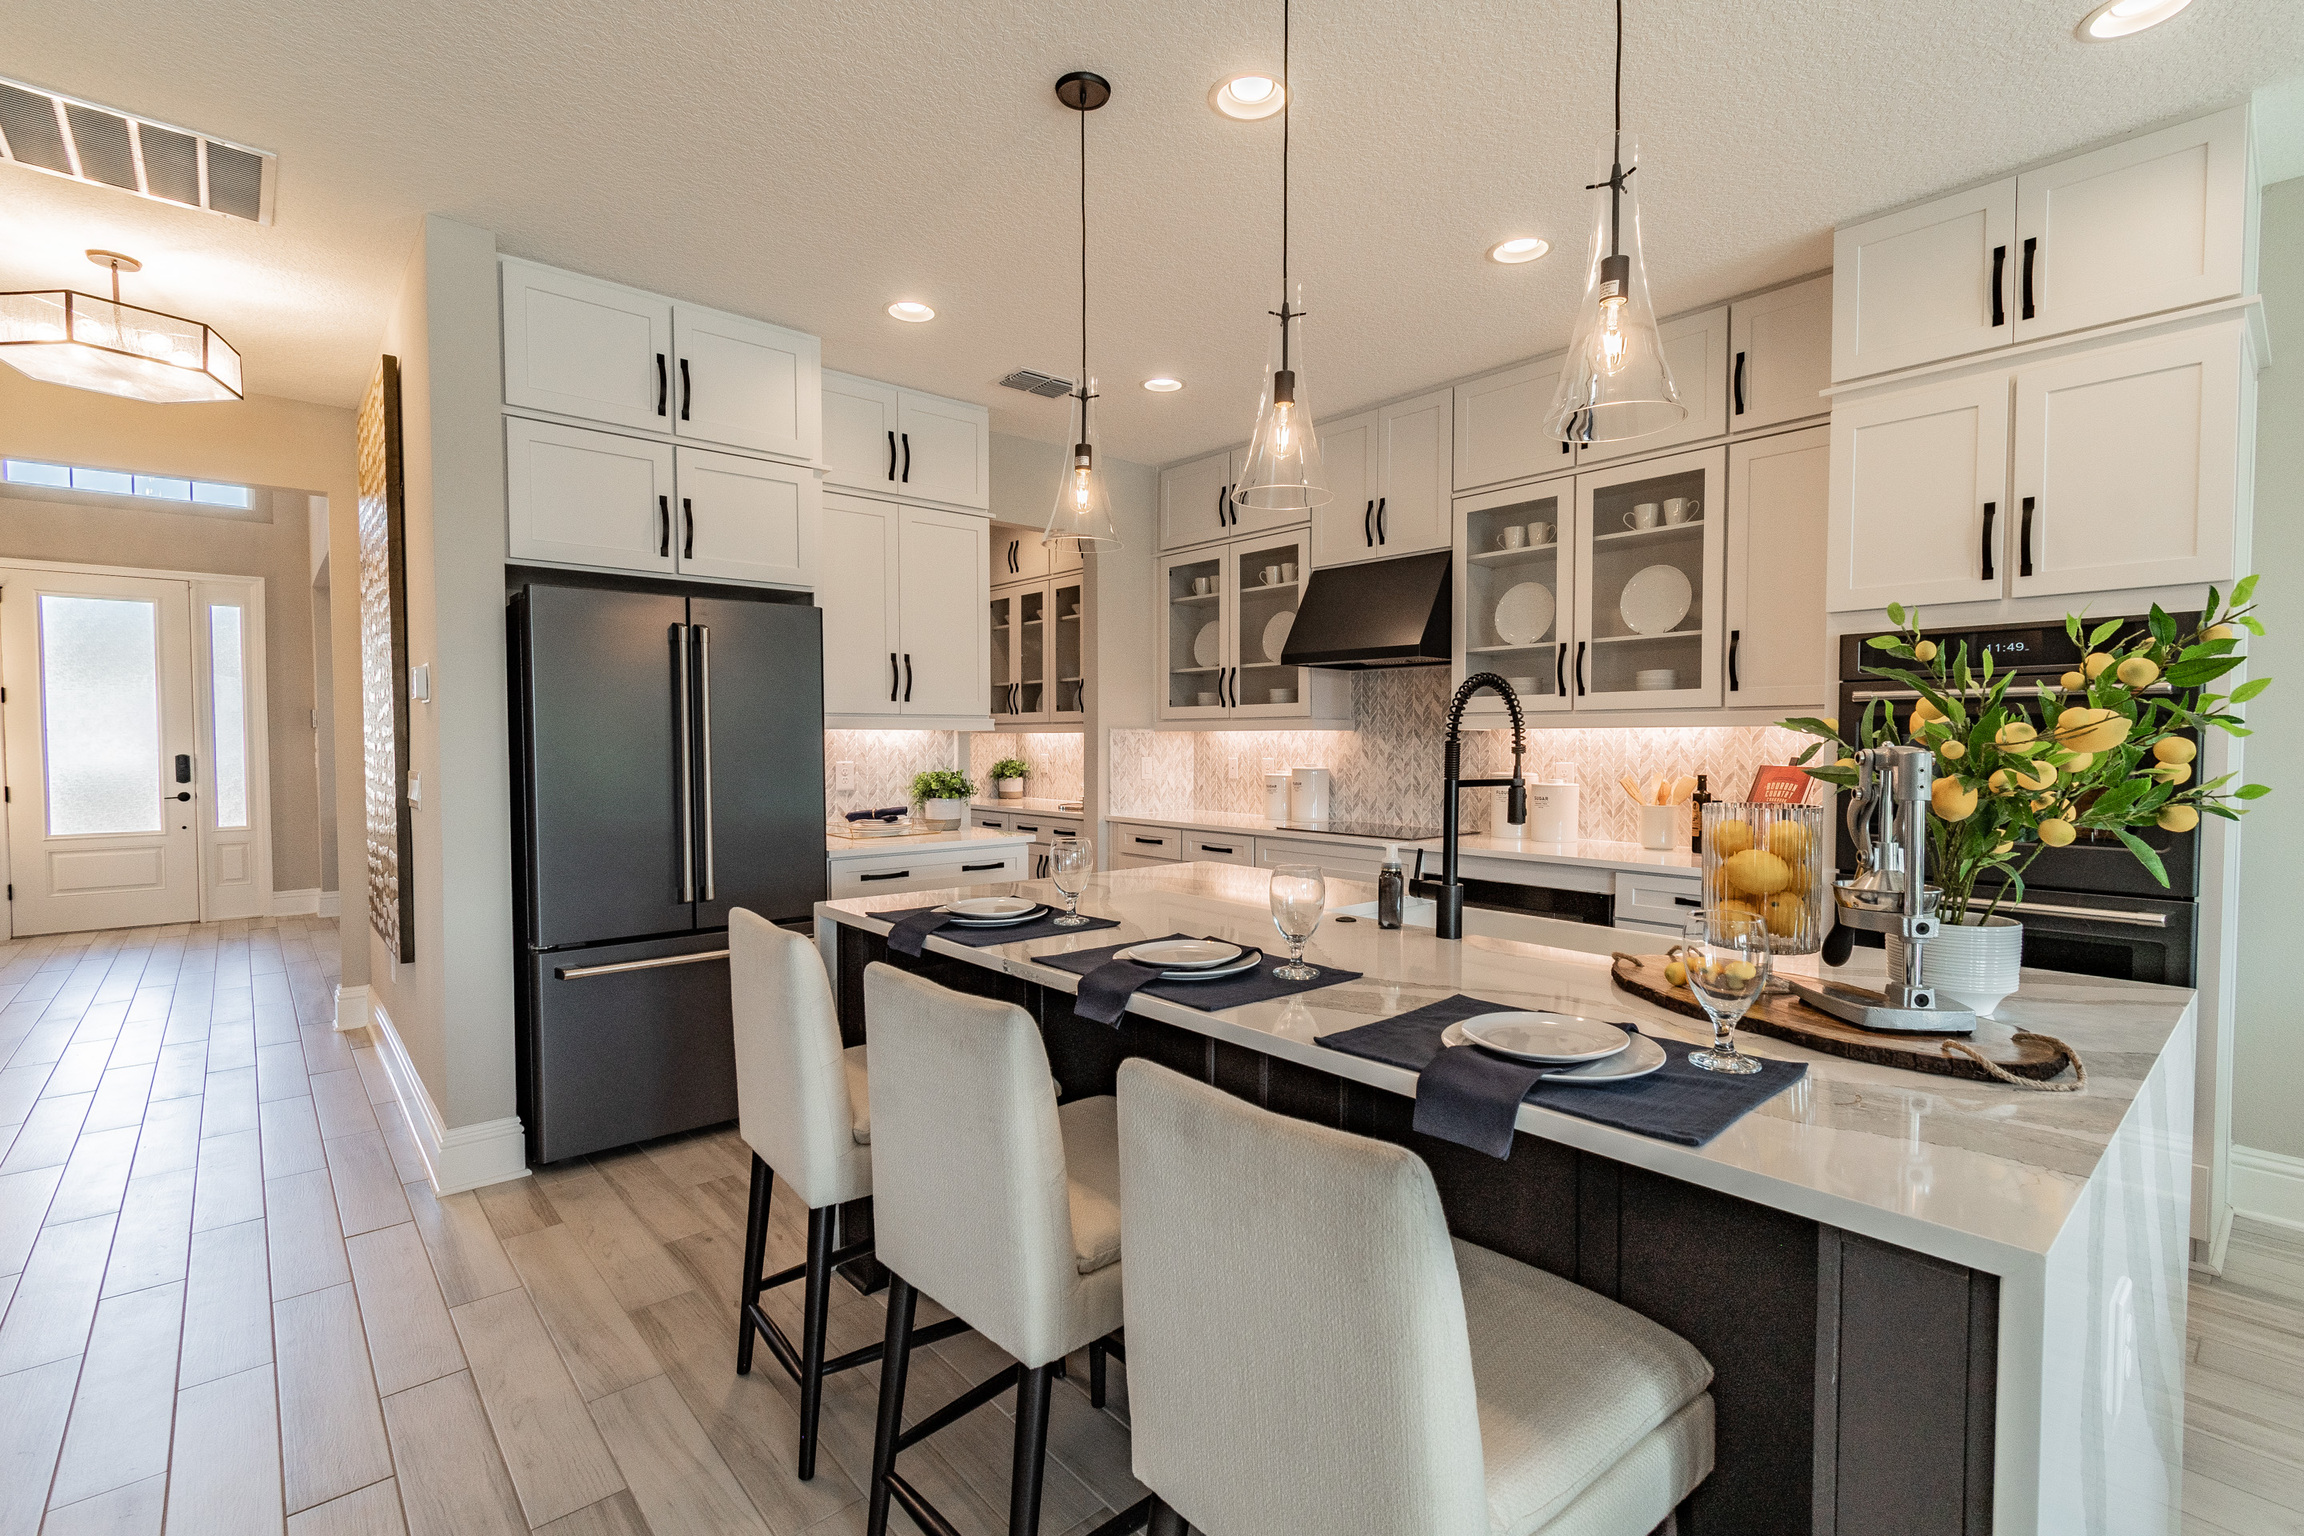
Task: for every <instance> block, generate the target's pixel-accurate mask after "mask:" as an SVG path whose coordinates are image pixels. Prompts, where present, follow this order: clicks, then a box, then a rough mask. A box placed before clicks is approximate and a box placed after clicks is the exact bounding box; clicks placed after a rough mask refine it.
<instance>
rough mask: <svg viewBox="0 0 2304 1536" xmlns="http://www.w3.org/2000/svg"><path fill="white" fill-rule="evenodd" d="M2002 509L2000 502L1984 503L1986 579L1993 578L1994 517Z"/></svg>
mask: <svg viewBox="0 0 2304 1536" xmlns="http://www.w3.org/2000/svg"><path fill="white" fill-rule="evenodd" d="M1999 510H2000V503H1998V502H1996V501H1988V502H1986V503H1984V579H1985V580H1986V581H1990V580H1991V579H1992V518H1993V514H1995V513H1997V512H1998V511H1999Z"/></svg>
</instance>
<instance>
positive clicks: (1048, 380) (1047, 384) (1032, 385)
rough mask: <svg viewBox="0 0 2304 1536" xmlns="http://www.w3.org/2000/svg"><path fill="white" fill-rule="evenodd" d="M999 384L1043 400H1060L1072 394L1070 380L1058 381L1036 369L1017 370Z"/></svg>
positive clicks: (1052, 375)
mask: <svg viewBox="0 0 2304 1536" xmlns="http://www.w3.org/2000/svg"><path fill="white" fill-rule="evenodd" d="M1000 382H1001V383H1002V384H1003V385H1005V386H1007V387H1008V388H1010V389H1020V390H1022V391H1024V393H1026V394H1028V395H1038V396H1040V397H1041V398H1042V399H1045V400H1061V399H1063V398H1064V397H1065V396H1066V395H1068V394H1070V393H1072V381H1071V380H1070V379H1059V378H1057V377H1056V376H1055V375H1054V374H1048V373H1042V372H1040V371H1039V370H1038V369H1037V368H1019V369H1017V370H1016V371H1015V372H1014V373H1012V374H1010V375H1008V377H1006V378H1004V379H1002V380H1001V381H1000Z"/></svg>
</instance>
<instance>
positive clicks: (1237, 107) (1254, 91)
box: [1208, 73, 1288, 123]
mask: <svg viewBox="0 0 2304 1536" xmlns="http://www.w3.org/2000/svg"><path fill="white" fill-rule="evenodd" d="M1287 99H1288V93H1287V92H1286V91H1284V90H1282V89H1281V88H1280V82H1279V81H1277V80H1275V79H1273V78H1272V77H1271V76H1270V75H1261V74H1253V73H1251V74H1245V75H1234V76H1232V77H1231V78H1230V79H1226V80H1219V81H1217V82H1216V83H1215V84H1214V85H1213V86H1211V87H1209V90H1208V105H1210V106H1212V107H1214V108H1215V109H1216V110H1217V111H1219V112H1221V113H1223V114H1224V115H1225V116H1226V117H1236V118H1238V119H1240V120H1241V121H1242V122H1249V123H1252V122H1255V121H1256V120H1257V119H1259V118H1265V117H1270V116H1271V115H1272V114H1273V113H1275V112H1277V111H1279V110H1280V108H1281V107H1282V106H1283V105H1284V104H1285V103H1286V102H1287Z"/></svg>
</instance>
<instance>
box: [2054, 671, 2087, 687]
mask: <svg viewBox="0 0 2304 1536" xmlns="http://www.w3.org/2000/svg"><path fill="white" fill-rule="evenodd" d="M2057 681H2058V682H2060V683H2062V684H2063V685H2064V686H2065V687H2067V688H2079V687H2082V686H2085V685H2086V683H2087V681H2088V679H2086V678H2084V677H2082V676H2081V675H2080V674H2079V673H2077V672H2067V673H2065V674H2064V675H2063V676H2062V677H2060V678H2058V679H2057Z"/></svg>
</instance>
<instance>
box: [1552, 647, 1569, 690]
mask: <svg viewBox="0 0 2304 1536" xmlns="http://www.w3.org/2000/svg"><path fill="white" fill-rule="evenodd" d="M1552 691H1553V692H1554V693H1555V694H1557V695H1559V696H1560V697H1561V698H1566V697H1567V696H1568V647H1566V646H1565V645H1556V646H1554V647H1552Z"/></svg>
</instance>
